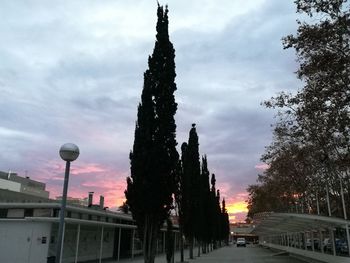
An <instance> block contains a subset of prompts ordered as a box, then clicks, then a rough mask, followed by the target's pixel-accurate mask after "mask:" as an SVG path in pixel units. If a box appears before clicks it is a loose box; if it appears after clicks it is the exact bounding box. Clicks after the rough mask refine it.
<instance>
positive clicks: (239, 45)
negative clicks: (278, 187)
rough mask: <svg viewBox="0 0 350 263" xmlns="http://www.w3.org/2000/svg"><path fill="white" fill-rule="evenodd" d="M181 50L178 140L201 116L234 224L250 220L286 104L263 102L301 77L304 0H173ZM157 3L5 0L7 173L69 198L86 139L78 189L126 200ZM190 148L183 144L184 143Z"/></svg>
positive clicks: (2, 161)
mask: <svg viewBox="0 0 350 263" xmlns="http://www.w3.org/2000/svg"><path fill="white" fill-rule="evenodd" d="M159 2H160V4H161V5H165V4H168V6H169V33H170V40H171V41H172V43H173V45H174V48H175V50H176V58H175V63H176V73H177V77H176V83H177V88H178V89H177V91H176V93H175V99H176V102H177V103H178V110H177V114H176V117H175V118H176V124H177V141H178V146H179V147H180V145H181V144H182V142H184V141H187V140H188V133H189V130H190V128H191V124H192V123H196V125H197V133H198V136H199V143H200V154H201V155H204V154H206V155H207V158H208V166H209V170H210V172H211V173H215V175H216V179H217V188H219V189H220V191H221V197H224V198H225V199H226V205H227V208H228V212H229V213H230V219H231V221H241V220H244V219H245V215H246V211H247V209H246V203H245V200H246V199H247V192H246V188H247V186H248V185H249V184H254V183H255V182H256V179H257V175H258V174H259V173H261V172H262V171H263V169H264V165H263V164H262V163H261V161H260V156H261V154H262V153H263V152H264V147H265V146H267V145H269V143H270V142H271V139H272V128H271V124H273V123H274V121H275V120H274V114H275V112H274V111H271V110H267V109H265V108H264V107H263V106H261V105H260V104H261V102H263V101H264V100H267V99H269V98H270V97H272V96H274V95H276V94H277V93H278V92H280V91H282V90H284V91H295V90H296V89H297V88H298V87H299V86H300V82H299V80H297V78H296V76H295V74H294V72H295V71H296V69H297V67H298V64H297V62H296V57H295V52H294V51H293V50H283V46H282V42H281V38H282V37H283V36H286V35H288V34H292V33H295V31H296V28H297V23H296V19H297V18H298V15H297V14H296V12H295V11H296V8H295V5H294V3H293V2H294V1H292V0H287V1H286V0H284V1H281V0H244V1H243V0H221V1H219V2H218V1H214V0H192V1H186V0H168V1H163V0H160V1H159ZM156 11H157V2H156V1H150V0H137V1H136V0H128V1H121V0H113V1H112V0H102V1H92V0H74V1H70V0H60V1H58V0H51V1H44V0H41V1H40V0H27V1H20V0H5V1H2V2H1V8H0V17H1V23H0V35H1V41H0V92H1V97H2V98H1V99H0V108H1V111H0V145H1V148H2V150H1V152H0V170H1V171H5V172H7V171H9V170H10V171H12V172H16V173H18V175H21V176H25V175H27V176H29V177H30V178H32V179H34V180H39V181H42V182H45V183H46V184H47V189H48V190H49V191H50V197H51V198H55V197H56V196H59V195H61V192H62V184H63V176H64V166H65V164H64V162H63V161H62V160H61V159H60V157H59V154H58V151H59V148H60V147H61V145H62V144H64V143H67V142H72V143H75V144H76V145H78V146H79V148H80V156H79V158H78V159H77V160H76V161H75V162H73V163H72V165H71V175H70V179H69V180H70V181H69V196H72V197H86V196H87V194H88V192H89V191H94V192H95V199H94V202H96V203H97V202H98V197H97V196H98V195H104V196H105V202H106V204H107V206H109V207H110V208H113V207H117V206H119V205H121V204H122V202H123V201H124V199H125V198H124V190H125V187H126V177H127V176H129V175H130V163H129V152H130V150H131V149H132V145H133V140H134V129H135V121H136V115H137V105H138V103H139V101H140V95H141V91H142V86H143V73H144V71H145V70H146V69H147V58H148V56H149V55H150V54H152V51H153V47H154V41H155V34H156V31H155V25H156V19H157V17H156ZM179 151H180V149H179Z"/></svg>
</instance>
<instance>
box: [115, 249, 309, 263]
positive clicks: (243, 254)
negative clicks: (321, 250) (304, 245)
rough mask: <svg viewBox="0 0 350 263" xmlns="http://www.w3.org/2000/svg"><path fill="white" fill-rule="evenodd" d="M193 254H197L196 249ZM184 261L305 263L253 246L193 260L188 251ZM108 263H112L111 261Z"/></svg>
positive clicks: (161, 259) (162, 261)
mask: <svg viewBox="0 0 350 263" xmlns="http://www.w3.org/2000/svg"><path fill="white" fill-rule="evenodd" d="M194 254H195V255H196V254H197V249H196V250H195V253H194ZM185 260H186V262H188V263H305V261H300V260H298V259H295V258H293V257H290V256H287V255H281V253H277V252H273V251H271V250H270V249H267V248H261V247H258V246H253V245H248V246H247V247H236V246H233V245H232V246H228V247H223V248H220V249H217V250H214V251H211V252H210V253H208V254H202V255H201V256H200V257H196V258H195V259H193V260H189V259H188V251H185ZM179 261H180V255H179V254H178V253H176V255H175V263H178V262H179ZM109 262H111V263H112V261H109ZM122 262H123V263H124V262H130V263H131V262H132V263H143V259H142V258H137V259H136V258H135V259H133V260H122V261H120V263H122ZM113 263H114V261H113ZM155 263H166V260H165V256H164V255H159V256H157V257H156V260H155Z"/></svg>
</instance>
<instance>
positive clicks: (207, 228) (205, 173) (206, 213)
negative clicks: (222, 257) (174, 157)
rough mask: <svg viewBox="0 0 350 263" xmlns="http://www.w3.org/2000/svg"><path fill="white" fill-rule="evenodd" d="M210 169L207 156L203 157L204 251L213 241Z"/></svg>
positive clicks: (201, 227)
mask: <svg viewBox="0 0 350 263" xmlns="http://www.w3.org/2000/svg"><path fill="white" fill-rule="evenodd" d="M209 175H210V173H209V170H208V161H207V156H206V155H204V156H203V157H202V165H201V221H200V229H201V236H200V240H201V241H202V242H203V244H202V245H203V253H206V252H207V246H208V244H209V243H210V241H211V234H210V229H211V225H210V224H211V222H210V205H208V204H209V203H210V186H209Z"/></svg>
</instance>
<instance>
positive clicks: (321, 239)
mask: <svg viewBox="0 0 350 263" xmlns="http://www.w3.org/2000/svg"><path fill="white" fill-rule="evenodd" d="M319 234H320V242H319V244H320V249H321V253H324V249H323V234H322V229H320V232H319Z"/></svg>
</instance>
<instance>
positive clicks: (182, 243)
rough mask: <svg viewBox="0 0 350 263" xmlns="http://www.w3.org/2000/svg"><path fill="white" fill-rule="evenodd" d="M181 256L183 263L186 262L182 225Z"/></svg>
mask: <svg viewBox="0 0 350 263" xmlns="http://www.w3.org/2000/svg"><path fill="white" fill-rule="evenodd" d="M180 256H181V262H184V260H185V259H184V239H183V232H182V226H181V225H180Z"/></svg>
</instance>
